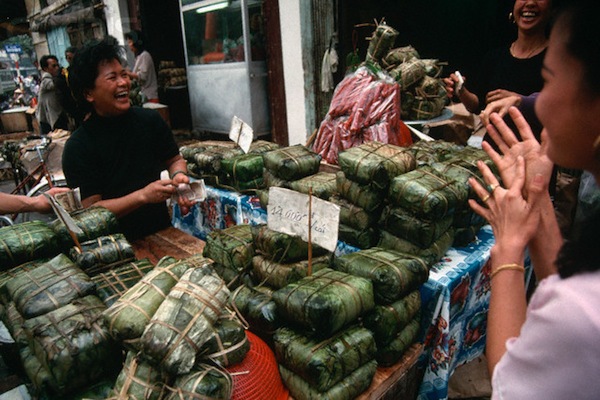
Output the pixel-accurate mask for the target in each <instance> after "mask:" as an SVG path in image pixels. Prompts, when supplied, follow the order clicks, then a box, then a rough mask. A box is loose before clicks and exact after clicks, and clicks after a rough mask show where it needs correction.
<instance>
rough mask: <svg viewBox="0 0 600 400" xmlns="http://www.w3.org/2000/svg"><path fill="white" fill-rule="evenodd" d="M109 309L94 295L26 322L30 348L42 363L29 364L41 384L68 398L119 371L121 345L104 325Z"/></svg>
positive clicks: (36, 379)
mask: <svg viewBox="0 0 600 400" xmlns="http://www.w3.org/2000/svg"><path fill="white" fill-rule="evenodd" d="M105 308H106V307H105V306H104V304H103V303H102V301H100V299H99V298H98V297H96V296H94V295H90V296H86V297H83V298H79V299H76V300H73V302H71V303H70V304H67V305H65V306H63V307H60V308H57V309H55V310H54V311H51V312H49V313H47V314H44V315H40V316H38V317H35V318H30V319H27V320H26V321H25V322H24V324H23V328H24V330H25V332H26V333H27V335H28V338H29V342H30V351H31V353H32V354H33V355H34V356H35V357H36V358H37V361H39V363H40V364H41V366H42V368H39V365H38V364H37V363H35V362H32V361H31V360H28V361H27V362H26V364H31V365H32V367H33V368H34V369H35V370H34V371H31V372H28V374H29V375H32V376H33V375H35V376H37V378H35V381H37V382H39V384H40V385H43V386H45V385H48V386H50V387H51V390H50V391H51V394H52V395H53V396H54V398H60V397H61V396H63V397H62V398H64V395H65V394H66V393H71V392H73V391H76V390H80V389H82V388H85V387H87V386H89V385H90V384H93V383H96V382H98V381H99V380H100V379H101V378H103V377H105V376H107V374H110V373H111V372H112V371H118V368H119V365H120V363H121V356H120V354H121V348H120V346H119V345H118V344H117V343H116V342H114V341H113V340H112V338H111V337H110V335H109V334H108V330H107V328H106V326H105V325H104V320H103V318H102V311H103V310H105ZM25 355H26V354H25ZM41 371H43V372H41ZM46 373H47V374H46ZM40 389H46V388H45V387H42V388H40Z"/></svg>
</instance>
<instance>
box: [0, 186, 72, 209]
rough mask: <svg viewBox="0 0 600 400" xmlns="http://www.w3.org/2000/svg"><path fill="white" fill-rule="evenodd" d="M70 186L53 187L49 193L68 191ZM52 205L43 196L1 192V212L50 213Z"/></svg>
mask: <svg viewBox="0 0 600 400" xmlns="http://www.w3.org/2000/svg"><path fill="white" fill-rule="evenodd" d="M69 190H70V189H69V188H52V189H50V190H49V191H48V192H47V193H48V194H50V195H54V194H57V193H62V192H67V191H69ZM51 211H52V207H51V206H50V203H48V200H47V199H46V198H45V197H44V196H43V195H39V196H35V197H29V196H23V195H13V194H7V193H0V214H10V213H20V212H40V213H49V212H51Z"/></svg>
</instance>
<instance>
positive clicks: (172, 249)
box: [131, 227, 205, 264]
mask: <svg viewBox="0 0 600 400" xmlns="http://www.w3.org/2000/svg"><path fill="white" fill-rule="evenodd" d="M204 244H205V242H204V241H203V240H200V239H198V238H196V237H194V236H192V235H190V234H187V233H185V232H183V231H181V230H179V229H177V228H173V227H169V228H166V229H163V230H161V231H158V232H156V233H154V234H152V235H148V236H146V237H144V238H143V239H138V240H135V241H133V242H132V243H131V246H132V247H133V250H134V251H135V256H136V258H137V259H142V258H148V259H149V260H150V261H151V262H152V264H156V263H157V262H158V260H160V259H161V258H163V257H164V256H171V257H175V258H177V259H182V258H187V257H190V256H193V255H195V254H198V253H202V250H203V249H204Z"/></svg>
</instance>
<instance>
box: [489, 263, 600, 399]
mask: <svg viewBox="0 0 600 400" xmlns="http://www.w3.org/2000/svg"><path fill="white" fill-rule="evenodd" d="M506 348H507V351H506V353H505V354H504V356H503V357H502V358H501V359H500V361H499V362H498V364H497V365H496V369H495V370H494V375H493V379H492V387H493V394H492V399H503V400H517V399H527V400H532V399H543V400H552V399H557V400H558V399H560V400H570V399H574V400H583V399H600V271H597V272H592V273H583V274H578V275H575V276H572V277H570V278H567V279H560V278H559V276H558V275H553V276H550V277H548V278H546V279H544V280H543V281H542V282H540V284H539V286H538V288H537V289H536V291H535V293H534V295H533V296H532V298H531V300H530V303H529V306H528V308H527V319H526V321H525V324H524V325H523V328H522V329H521V334H520V336H519V337H516V338H511V339H509V340H508V341H507V343H506Z"/></svg>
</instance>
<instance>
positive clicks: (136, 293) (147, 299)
mask: <svg viewBox="0 0 600 400" xmlns="http://www.w3.org/2000/svg"><path fill="white" fill-rule="evenodd" d="M209 263H210V260H207V259H205V258H203V257H199V256H198V257H190V258H187V259H183V260H176V259H174V258H173V257H163V258H162V259H160V260H159V262H158V263H157V264H156V267H154V269H153V270H151V271H150V272H148V273H147V274H146V275H145V276H144V277H143V278H142V279H141V280H140V281H139V282H138V283H136V284H135V285H133V286H132V287H131V288H130V289H129V290H127V291H126V292H125V293H124V294H123V295H122V296H121V298H119V299H118V300H117V301H116V302H115V303H114V304H113V305H111V306H110V307H109V308H108V309H107V310H106V311H105V312H104V318H105V320H106V324H107V326H108V328H109V333H110V334H111V336H112V337H113V338H115V339H116V340H118V341H120V342H123V344H125V345H126V346H128V347H132V348H134V349H137V348H138V347H139V343H138V342H139V338H140V337H141V336H142V333H144V329H145V328H146V325H147V324H148V323H149V322H150V319H152V316H153V315H154V313H155V312H156V310H157V309H158V307H159V306H160V305H161V304H162V302H163V300H164V299H165V298H166V297H167V295H168V294H169V291H170V290H171V288H173V286H175V284H176V283H177V282H178V281H179V279H180V278H181V277H182V276H183V274H184V273H185V271H187V270H188V269H189V268H193V267H198V266H202V265H205V264H209Z"/></svg>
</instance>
